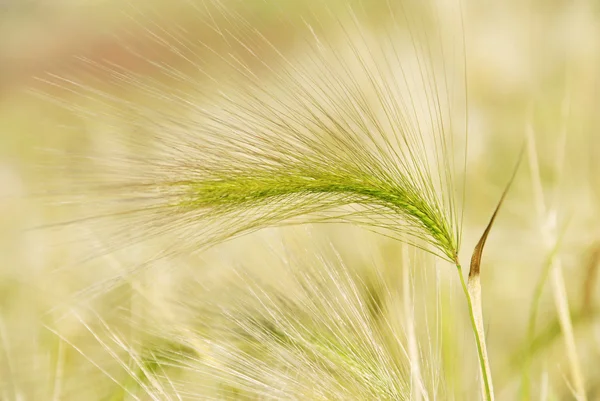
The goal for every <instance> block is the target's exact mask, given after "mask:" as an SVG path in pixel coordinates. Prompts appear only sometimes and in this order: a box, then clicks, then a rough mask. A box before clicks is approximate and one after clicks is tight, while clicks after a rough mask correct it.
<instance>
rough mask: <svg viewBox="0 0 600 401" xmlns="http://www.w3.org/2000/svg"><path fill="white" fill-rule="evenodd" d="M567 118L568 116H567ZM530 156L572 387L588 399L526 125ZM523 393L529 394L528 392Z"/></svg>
mask: <svg viewBox="0 0 600 401" xmlns="http://www.w3.org/2000/svg"><path fill="white" fill-rule="evenodd" d="M567 108H568V99H567V100H565V102H564V104H563V117H566V116H565V114H566V110H567ZM565 119H566V118H565ZM566 131H567V130H566V127H563V130H562V132H561V136H562V140H561V143H560V144H559V146H558V155H557V156H558V157H557V159H558V160H559V162H560V163H557V164H556V166H557V170H558V173H559V176H562V170H563V168H564V148H565V141H566V134H567V132H566ZM527 155H528V160H529V166H530V172H531V181H532V184H533V190H534V197H535V205H536V211H537V214H538V219H539V221H540V225H541V230H540V231H541V235H542V239H543V242H544V245H545V246H546V248H547V249H548V250H549V252H550V253H551V256H550V260H549V263H550V280H551V286H552V295H553V298H554V303H555V306H556V311H557V313H558V320H559V323H560V327H561V330H562V332H563V338H564V342H565V348H566V351H567V358H568V360H569V370H570V372H571V378H572V380H573V390H574V392H575V396H576V397H577V399H578V400H579V401H585V400H587V396H586V392H585V382H584V379H583V374H582V372H581V364H580V361H579V355H578V352H577V346H576V345H575V336H574V333H573V322H572V321H571V314H570V309H569V299H568V297H567V291H566V285H565V280H564V276H563V267H562V261H561V258H560V257H559V256H558V255H556V254H554V252H553V251H552V250H553V248H554V247H555V246H556V245H555V244H556V243H557V238H556V214H557V212H556V210H548V208H547V206H546V200H545V198H544V192H543V186H542V180H541V176H540V169H539V160H538V156H537V150H536V143H535V132H534V130H533V127H532V126H531V125H529V126H528V127H527ZM525 389H526V391H527V392H529V385H528V384H527V383H526V384H525ZM524 396H527V397H529V394H525V395H524Z"/></svg>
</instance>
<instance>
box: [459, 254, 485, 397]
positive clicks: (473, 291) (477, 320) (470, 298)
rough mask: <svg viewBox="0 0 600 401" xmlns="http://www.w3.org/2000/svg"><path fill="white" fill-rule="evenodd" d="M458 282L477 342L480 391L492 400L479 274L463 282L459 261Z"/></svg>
mask: <svg viewBox="0 0 600 401" xmlns="http://www.w3.org/2000/svg"><path fill="white" fill-rule="evenodd" d="M456 267H457V269H458V276H459V277H460V283H461V285H462V289H463V291H464V293H465V297H466V299H467V304H468V307H469V317H470V318H471V327H472V329H473V334H474V335H475V342H476V344H477V353H478V355H479V366H480V370H481V378H482V393H483V397H484V399H485V400H487V401H493V400H494V387H493V384H492V374H491V369H490V363H489V358H488V353H487V347H486V345H485V332H484V329H483V311H482V308H481V282H480V280H479V275H477V276H474V277H473V278H471V277H469V280H468V283H467V282H465V278H464V276H463V272H462V267H461V265H460V264H459V263H457V264H456Z"/></svg>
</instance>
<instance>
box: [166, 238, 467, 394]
mask: <svg viewBox="0 0 600 401" xmlns="http://www.w3.org/2000/svg"><path fill="white" fill-rule="evenodd" d="M328 249H329V251H325V252H323V253H322V254H321V253H319V254H316V255H314V254H313V255H311V254H309V255H307V254H306V252H301V253H300V252H296V251H292V250H291V249H288V247H287V246H286V251H285V253H286V257H285V260H281V262H282V263H283V264H284V265H285V267H284V268H283V269H280V270H278V273H277V274H275V276H276V277H272V276H273V274H271V277H268V276H265V275H264V272H263V273H262V275H260V274H259V275H257V274H256V273H249V271H248V269H247V268H245V267H244V266H242V268H241V269H238V270H237V274H238V276H233V277H231V278H230V279H229V280H225V281H221V282H219V283H218V284H217V285H216V286H215V288H214V289H213V290H212V291H214V293H212V294H205V297H206V298H207V299H211V300H212V302H210V301H208V302H207V301H201V303H200V304H199V305H200V310H202V311H206V313H203V314H202V315H201V316H198V315H197V311H198V310H199V308H198V304H195V302H194V301H192V302H190V303H189V304H188V305H185V306H184V308H185V307H187V308H191V310H192V311H193V314H194V316H196V317H195V319H194V320H195V321H196V322H197V326H198V328H197V329H196V331H194V330H189V328H187V329H185V330H181V331H178V330H177V329H175V332H176V334H175V335H174V336H173V337H172V338H176V339H177V341H180V342H182V343H183V344H185V347H187V348H190V349H194V350H196V351H197V353H196V354H189V355H187V356H182V355H178V354H172V355H171V356H170V357H168V356H167V358H166V359H167V360H170V361H171V362H169V363H168V365H170V366H178V367H180V368H181V369H182V371H183V372H182V374H183V375H184V376H185V377H187V381H184V382H185V383H187V382H188V381H189V382H192V383H193V382H202V383H210V384H209V385H207V386H206V387H205V386H203V385H199V386H193V387H192V388H193V390H190V387H186V389H187V391H193V392H194V396H196V397H200V398H210V399H213V398H214V399H256V398H259V399H273V400H275V399H277V400H288V399H289V400H292V399H310V400H347V399H378V400H379V399H380V400H412V399H414V398H413V394H417V393H418V394H421V396H422V398H421V399H425V400H428V399H436V398H437V397H447V398H444V399H451V398H453V397H454V396H455V395H454V394H452V393H450V392H448V389H447V388H445V384H446V383H445V382H444V380H443V378H442V377H441V372H440V366H438V363H439V361H438V360H436V356H435V351H433V349H435V347H436V346H437V347H439V346H444V345H443V344H433V345H432V343H435V342H436V341H439V340H440V339H436V338H433V337H429V336H423V337H421V336H417V335H414V334H411V333H409V332H408V330H409V329H408V327H407V326H405V319H409V318H410V319H411V325H412V328H411V330H419V333H420V332H421V331H422V330H423V327H422V325H423V323H424V322H427V318H426V317H424V316H423V315H421V316H420V317H419V318H415V316H412V318H411V315H410V313H408V314H407V315H406V316H404V312H403V311H402V309H403V308H402V307H403V306H406V307H407V308H415V309H416V310H417V311H419V312H420V313H423V314H424V315H428V314H432V315H433V313H432V311H431V310H429V308H428V307H424V308H423V309H420V307H423V305H421V304H419V305H418V306H416V304H418V303H417V302H415V301H414V300H413V301H412V304H411V303H409V304H407V305H402V303H403V302H404V301H402V297H403V295H404V294H403V292H404V290H402V289H400V288H398V287H397V286H391V285H390V280H389V279H390V278H391V277H392V276H397V275H398V273H399V272H398V271H397V270H398V269H393V270H392V269H390V270H389V271H388V272H387V273H384V272H382V270H381V266H378V267H377V268H375V266H373V265H368V264H367V265H364V266H363V267H362V268H361V269H358V270H357V269H352V268H350V267H349V266H347V265H345V263H344V261H343V259H342V257H341V256H340V255H339V254H336V252H335V251H334V250H332V249H330V248H328ZM290 255H292V256H290ZM424 259H427V258H424ZM407 260H408V259H407ZM419 260H420V261H421V259H419ZM427 260H428V261H431V259H430V258H429V259H427ZM423 261H424V260H423ZM281 267H283V266H281ZM401 268H402V269H407V270H410V271H411V273H414V270H413V268H411V267H409V266H404V265H403V266H402V267H401ZM390 273H393V274H390ZM428 279H432V276H431V275H430V276H429V277H428ZM428 284H429V285H431V284H432V283H431V282H428ZM410 286H411V284H410V283H408V287H410ZM223 287H225V288H228V289H229V291H230V292H229V293H228V295H225V296H224V295H223V290H222V288H223ZM195 288H196V287H195V283H194V285H193V286H192V287H191V288H190V289H191V290H192V291H193V290H194V289H195ZM232 290H235V291H232ZM423 295H424V294H421V295H420V296H418V297H417V298H423ZM374 298H377V299H378V301H377V302H376V303H377V304H378V305H379V306H378V307H377V308H373V302H374ZM217 315H218V318H217V319H215V320H214V321H219V322H220V323H219V325H218V326H217V327H215V326H212V325H213V319H212V316H217ZM436 316H437V314H436ZM223 317H225V319H223ZM438 324H439V322H438V321H433V322H428V323H427V330H430V329H431V330H434V331H435V327H436V325H438ZM430 326H431V327H430ZM420 338H426V340H425V341H423V340H419V339H420ZM446 346H452V345H451V344H446ZM409 347H414V351H415V352H414V353H413V352H412V351H411V350H410V349H409ZM419 364H422V366H424V367H426V369H425V370H423V371H422V373H421V374H420V375H419V376H418V378H417V379H416V380H415V377H414V376H413V377H412V379H411V374H410V372H411V371H413V370H414V369H415V367H416V366H418V365H419ZM198 378H200V379H198ZM182 388H183V387H182ZM473 390H475V389H473ZM208 394H213V395H212V397H211V396H209V395H208Z"/></svg>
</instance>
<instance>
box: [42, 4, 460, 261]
mask: <svg viewBox="0 0 600 401" xmlns="http://www.w3.org/2000/svg"><path fill="white" fill-rule="evenodd" d="M390 11H391V17H390V21H388V23H386V25H385V28H384V29H381V30H380V32H378V33H376V34H374V33H373V29H372V27H369V28H368V29H367V28H365V26H364V25H365V24H366V22H364V21H363V20H362V19H361V18H360V14H358V15H359V16H358V17H357V14H356V13H355V11H354V10H352V9H350V10H349V12H347V13H346V14H345V15H344V16H336V17H333V16H328V17H327V18H325V17H322V18H315V19H314V20H312V21H305V24H304V26H303V27H301V28H300V27H297V29H298V31H299V33H297V35H298V36H299V37H301V38H302V42H301V43H302V44H301V45H298V46H297V48H296V49H293V50H294V51H290V50H287V51H284V50H282V49H280V48H279V47H277V46H276V45H275V44H274V43H273V41H272V38H268V37H267V36H266V35H265V34H264V33H263V32H261V31H260V30H259V29H258V28H255V27H253V26H251V25H250V24H249V22H248V21H247V20H246V19H244V17H243V16H241V15H238V14H232V15H228V14H227V12H226V11H223V10H222V12H223V13H225V14H224V15H223V16H224V17H226V16H233V18H231V20H228V21H229V24H231V26H229V28H230V29H227V30H226V29H224V28H223V27H222V26H215V23H214V21H212V22H211V20H209V19H206V23H207V24H208V26H210V27H211V28H212V29H214V30H215V32H218V34H219V37H220V39H221V40H222V42H223V43H222V44H221V46H224V48H218V47H217V46H215V47H211V46H210V44H207V43H200V44H198V43H196V42H191V41H189V40H187V39H185V38H182V37H176V36H175V37H174V39H177V40H176V41H175V40H174V41H172V42H160V43H159V44H160V45H162V46H164V48H165V49H164V50H166V51H168V52H172V53H174V54H176V55H177V54H178V52H179V51H180V50H181V48H182V47H185V48H187V46H190V47H191V48H196V49H198V52H199V54H202V55H206V54H210V55H211V56H212V57H213V58H214V60H213V62H214V64H216V65H218V66H219V69H211V70H209V69H207V68H205V65H204V64H203V63H202V62H201V61H200V58H198V59H191V60H190V59H187V58H184V59H183V60H182V62H184V63H189V64H191V65H192V67H193V70H194V71H195V72H194V73H193V74H192V73H189V72H185V71H184V70H178V69H177V68H176V67H170V66H164V65H159V66H158V71H159V75H160V77H159V78H148V77H146V78H144V77H141V76H136V75H135V74H132V73H131V72H128V71H124V70H123V69H121V68H119V67H116V66H108V67H107V66H105V65H100V64H99V63H96V62H91V61H88V63H89V65H90V66H92V68H93V69H94V70H96V71H103V72H104V73H108V74H109V76H110V78H112V79H113V80H114V81H115V82H116V83H117V84H118V85H121V86H123V85H128V86H129V87H134V88H137V91H138V92H139V93H141V96H142V97H144V98H146V99H150V103H151V104H152V105H151V106H144V105H143V102H140V101H137V102H135V101H129V100H126V99H124V98H123V97H116V96H112V95H109V94H107V93H104V92H98V91H97V90H95V89H93V87H92V86H90V85H87V84H86V85H83V84H76V83H73V82H70V81H66V80H61V79H60V78H58V79H57V77H54V79H53V84H55V85H58V86H62V87H65V86H66V87H71V88H72V89H73V90H74V91H75V92H77V93H84V94H85V96H87V97H88V98H90V99H93V100H92V103H93V104H96V106H98V104H99V105H101V107H96V108H95V109H91V111H86V110H81V109H80V110H78V111H79V112H83V113H84V114H86V113H87V114H88V118H89V117H92V118H95V119H98V118H104V117H105V116H110V120H108V119H106V121H121V123H119V124H122V125H121V126H119V125H116V126H110V127H108V128H109V129H110V130H115V129H116V130H121V131H122V130H124V129H125V130H129V131H131V132H132V133H131V134H129V135H128V136H129V138H128V139H129V140H131V141H132V142H131V143H133V144H134V145H133V146H131V145H128V146H129V148H130V149H131V151H132V152H134V155H132V154H131V153H130V154H128V155H127V156H125V157H119V156H116V155H111V156H110V157H100V158H98V160H99V161H100V163H101V169H102V170H104V171H105V172H109V171H110V167H109V164H111V162H112V163H114V162H116V163H114V165H115V166H116V167H117V170H115V171H116V172H118V173H117V174H118V175H117V176H116V177H113V178H109V179H108V181H105V182H104V183H103V184H101V185H96V184H95V183H94V182H97V181H98V180H97V179H96V178H97V177H94V176H93V175H92V179H89V177H88V181H89V182H90V183H92V190H91V191H89V192H91V193H95V195H94V196H95V197H96V199H98V200H100V202H99V203H101V204H102V203H105V202H106V201H107V200H108V204H109V209H108V210H109V212H107V214H106V215H104V214H101V213H98V210H99V208H93V213H89V215H88V217H92V218H95V217H100V219H102V218H103V217H106V216H108V215H111V214H112V215H113V216H117V217H118V219H120V220H121V221H122V222H123V223H121V224H120V225H119V226H120V227H122V226H123V225H126V226H128V227H135V229H134V230H131V229H130V230H129V234H127V235H126V234H125V233H124V231H126V230H122V229H118V230H116V231H118V232H115V233H113V234H112V235H111V236H110V238H111V239H112V240H113V241H114V243H115V244H116V246H117V247H120V246H124V244H128V243H131V242H132V241H136V240H138V239H139V240H141V239H144V238H154V237H159V236H161V235H164V234H165V233H166V232H173V233H175V236H176V241H175V242H177V244H173V249H175V248H180V247H181V246H182V244H183V243H186V244H188V245H189V249H203V248H205V247H206V246H209V245H211V244H214V243H218V242H221V241H224V240H227V239H230V238H233V237H235V236H238V235H241V234H244V233H248V232H252V231H254V230H258V229H260V228H263V227H268V226H276V225H282V224H290V223H298V222H335V221H337V222H352V223H356V224H361V225H364V226H366V227H367V228H369V229H373V230H376V231H383V232H385V234H386V235H389V236H393V237H396V238H400V239H401V240H403V241H405V242H409V243H412V244H414V245H416V246H419V247H422V248H424V249H427V250H428V251H430V252H433V253H435V254H437V255H439V256H441V257H442V258H444V259H447V260H449V261H452V262H455V261H456V260H457V255H458V251H459V247H460V212H459V211H458V205H457V202H456V200H455V195H456V194H455V191H456V185H457V184H456V182H455V174H456V170H457V169H456V165H455V160H454V156H452V155H454V154H455V153H456V152H455V151H456V147H457V146H460V144H461V143H464V141H462V139H464V138H462V139H461V138H459V137H460V135H456V134H455V133H454V128H455V127H454V126H453V122H452V119H451V117H449V115H448V112H447V111H445V110H447V109H448V105H449V104H448V103H450V102H451V101H452V100H453V99H452V98H453V96H454V95H455V94H454V93H452V91H451V88H450V84H449V78H448V76H447V75H448V73H447V69H448V65H445V64H443V65H442V64H440V65H436V64H435V63H434V61H432V56H433V55H435V54H438V53H440V56H443V47H442V46H441V45H440V46H439V47H436V46H433V45H431V44H430V43H421V42H420V41H422V39H421V38H419V37H418V35H414V33H413V32H412V31H410V29H414V27H411V25H410V21H408V20H406V22H405V23H406V24H408V31H409V33H410V34H409V35H408V38H409V41H406V40H401V39H402V38H405V39H406V37H407V35H406V31H405V30H404V29H405V28H406V26H401V25H402V24H400V23H399V21H401V19H402V14H401V12H400V11H398V10H396V9H391V10H390ZM328 24H329V25H330V26H332V27H334V28H333V29H327V30H325V29H324V27H325V26H328ZM240 32H244V35H246V36H242V34H241V33H240ZM331 32H333V33H331ZM440 37H441V35H440ZM171 39H173V38H171ZM177 43H178V44H177ZM258 49H261V51H263V52H265V53H268V54H269V58H266V57H263V55H262V54H261V53H260V52H259V51H258ZM440 70H441V71H442V72H440ZM69 107H70V108H78V107H74V106H73V105H70V106H69ZM83 109H85V108H83ZM98 110H106V111H105V112H102V113H101V114H98ZM104 113H105V114H104ZM126 127H127V128H126ZM105 128H106V127H105ZM455 137H456V138H455ZM95 168H96V170H97V169H98V166H97V165H96V166H95ZM92 174H94V173H92ZM94 187H95V188H94ZM94 196H91V197H90V198H94ZM98 215H100V216H98ZM132 231H137V232H136V233H134V234H132ZM132 237H133V240H132Z"/></svg>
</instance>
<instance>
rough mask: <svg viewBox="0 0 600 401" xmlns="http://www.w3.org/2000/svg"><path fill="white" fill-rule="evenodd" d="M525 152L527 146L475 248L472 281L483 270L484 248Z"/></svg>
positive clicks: (471, 268) (470, 272)
mask: <svg viewBox="0 0 600 401" xmlns="http://www.w3.org/2000/svg"><path fill="white" fill-rule="evenodd" d="M524 152H525V146H523V147H522V148H521V152H520V153H519V158H518V159H517V164H516V165H515V168H514V170H513V173H512V176H511V178H510V180H509V181H508V184H506V187H505V188H504V192H503V193H502V196H501V197H500V200H499V201H498V205H497V206H496V210H494V213H493V214H492V217H491V218H490V222H489V223H488V225H487V227H486V228H485V230H484V231H483V234H482V235H481V238H480V239H479V242H478V243H477V245H476V246H475V249H474V250H473V256H471V267H470V269H469V278H470V279H471V278H474V277H478V276H479V273H480V270H481V257H482V255H483V248H484V247H485V243H486V241H487V238H488V236H489V235H490V231H491V230H492V226H493V225H494V222H495V221H496V217H497V216H498V212H499V211H500V208H501V207H502V204H503V203H504V199H505V198H506V195H507V194H508V191H509V190H510V187H511V186H512V184H513V182H514V181H515V177H516V176H517V172H518V171H519V167H520V166H521V162H522V160H523V154H524Z"/></svg>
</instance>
